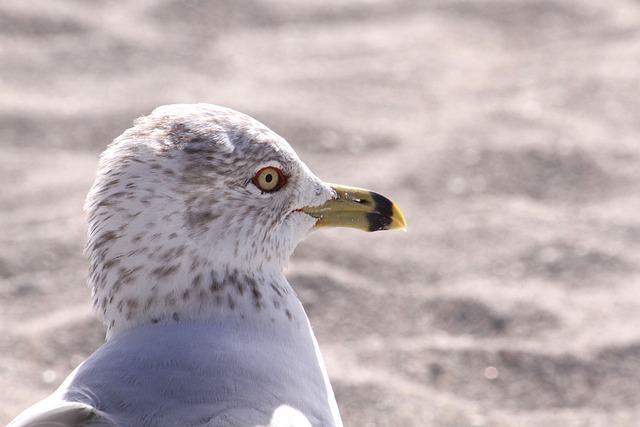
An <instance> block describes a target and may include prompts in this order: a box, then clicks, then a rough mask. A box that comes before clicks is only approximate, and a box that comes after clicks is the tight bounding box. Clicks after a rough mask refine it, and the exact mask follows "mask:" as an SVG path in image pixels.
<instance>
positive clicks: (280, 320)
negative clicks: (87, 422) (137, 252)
mask: <svg viewBox="0 0 640 427" xmlns="http://www.w3.org/2000/svg"><path fill="white" fill-rule="evenodd" d="M183 264H184V263H183ZM137 265H141V264H139V263H138V264H137ZM150 269H153V271H151V270H150ZM169 270H171V265H161V266H157V265H155V267H153V266H148V265H144V266H143V267H142V268H140V269H139V270H136V271H132V270H131V269H127V268H126V267H122V271H121V274H117V275H116V276H117V277H116V278H115V280H114V281H113V282H112V283H110V286H105V287H103V288H97V287H94V290H93V296H94V308H95V309H96V311H97V312H98V314H99V315H100V317H102V320H103V322H104V323H105V324H106V325H107V339H110V338H111V337H112V336H115V335H117V334H118V333H119V331H123V330H128V329H133V328H137V327H141V326H146V325H150V324H168V323H177V322H232V321H242V322H243V323H244V324H246V325H247V327H256V328H265V327H268V325H274V326H275V325H277V326H278V327H282V326H287V325H288V326H289V327H290V328H293V329H299V328H300V327H301V326H302V325H306V324H307V323H308V320H307V317H306V314H305V313H304V310H303V308H302V305H301V303H300V301H299V300H298V298H297V296H296V295H295V292H294V291H293V289H292V288H291V285H290V284H289V282H288V281H287V280H286V278H285V277H284V274H283V273H282V271H242V270H239V269H237V268H233V267H230V266H223V267H218V268H216V269H214V268H208V269H206V268H205V269H202V270H198V272H197V273H196V272H192V271H190V268H189V266H182V267H181V268H179V269H178V270H176V271H169Z"/></svg>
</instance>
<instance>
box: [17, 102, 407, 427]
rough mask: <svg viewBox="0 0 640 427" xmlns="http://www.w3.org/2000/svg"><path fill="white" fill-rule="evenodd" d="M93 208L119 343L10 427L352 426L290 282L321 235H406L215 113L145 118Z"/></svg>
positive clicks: (384, 205) (251, 129) (104, 179)
mask: <svg viewBox="0 0 640 427" xmlns="http://www.w3.org/2000/svg"><path fill="white" fill-rule="evenodd" d="M85 209H86V211H87V213H88V220H89V233H88V234H89V238H88V243H87V249H86V252H87V255H88V258H89V262H90V269H89V279H88V283H89V286H90V287H91V289H92V295H93V303H94V309H95V310H96V312H97V314H98V316H99V317H100V319H101V320H102V321H103V322H104V323H105V325H106V326H107V341H106V343H105V344H104V345H103V346H101V347H100V348H99V349H98V350H97V351H96V352H95V353H93V354H92V355H91V356H90V357H89V358H88V359H87V360H86V361H84V362H83V363H82V364H81V365H80V366H79V367H78V368H77V369H76V370H75V371H74V372H73V373H72V374H71V375H70V376H69V377H68V378H67V380H66V381H65V382H64V383H63V384H62V385H61V386H60V388H59V389H58V390H57V391H56V392H55V393H54V394H53V395H51V396H50V397H49V398H47V399H45V400H43V401H42V402H40V403H38V404H36V405H34V406H33V407H31V408H29V409H27V410H26V411H25V412H23V413H22V414H20V415H19V416H18V417H17V418H16V419H15V420H14V421H13V422H12V423H11V424H9V426H11V427H18V426H36V425H38V426H42V425H61V426H66V425H86V426H177V425H179V426H194V427H195V426H255V427H263V426H270V427H285V426H287V427H307V426H341V425H342V421H341V419H340V415H339V412H338V407H337V404H336V400H335V397H334V394H333V390H332V388H331V384H330V382H329V379H328V376H327V373H326V369H325V366H324V363H323V361H322V357H321V355H320V351H319V348H318V345H317V342H316V339H315V336H314V334H313V332H312V330H311V326H310V324H309V320H308V318H307V315H306V313H305V312H304V309H303V307H302V304H301V303H300V301H299V300H298V298H297V296H296V295H295V292H294V291H293V289H292V288H291V286H290V285H289V283H288V281H287V280H286V278H285V276H284V273H283V269H284V267H285V265H286V263H287V262H288V259H289V256H290V255H291V253H292V252H293V250H294V248H295V246H296V245H297V243H298V242H299V241H300V240H301V239H302V238H303V237H304V236H305V235H307V234H308V233H309V231H311V230H312V229H315V228H317V227H320V226H346V227H353V228H359V229H363V230H366V231H376V230H381V229H393V228H404V227H405V222H404V218H403V217H402V213H401V212H400V211H399V210H398V209H397V208H396V207H395V205H393V204H392V203H391V202H390V201H389V200H388V199H386V198H384V197H382V196H380V195H378V194H376V193H372V192H369V191H367V190H361V189H356V188H351V187H342V186H336V185H329V184H326V183H324V182H322V181H321V180H319V179H318V178H317V177H316V176H315V175H313V173H311V171H310V170H309V169H308V168H307V167H306V165H304V163H302V162H301V161H300V159H299V158H298V156H297V155H296V153H295V152H294V151H293V150H292V149H291V147H290V146H289V145H288V144H287V142H286V141H285V140H284V139H282V138H281V137H280V136H278V135H277V134H275V133H274V132H273V131H271V130H270V129H268V128H267V127H266V126H264V125H263V124H261V123H259V122H257V121H256V120H254V119H252V118H250V117H248V116H245V115H243V114H241V113H238V112H236V111H233V110H230V109H226V108H222V107H216V106H212V105H207V104H197V105H171V106H164V107H160V108H158V109H156V110H155V111H154V112H153V113H152V114H151V115H149V116H147V117H143V118H140V119H138V120H137V121H136V122H135V125H134V127H133V128H131V129H129V130H127V131H126V132H125V133H124V134H123V135H121V136H120V137H119V138H117V139H116V140H115V141H114V142H113V144H111V145H110V146H109V147H108V148H107V150H106V151H105V152H104V153H103V154H102V156H101V159H100V164H99V167H98V173H97V177H96V181H95V183H94V185H93V187H92V189H91V190H90V192H89V195H88V197H87V202H86V204H85Z"/></svg>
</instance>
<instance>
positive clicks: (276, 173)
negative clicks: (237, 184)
mask: <svg viewBox="0 0 640 427" xmlns="http://www.w3.org/2000/svg"><path fill="white" fill-rule="evenodd" d="M252 182H253V185H255V186H256V187H258V189H260V191H263V192H265V193H271V192H273V191H278V190H279V189H281V188H282V187H283V186H284V185H285V184H286V183H287V177H286V176H285V175H284V174H283V173H282V171H281V170H280V169H278V168H275V167H273V166H267V167H264V168H262V169H260V170H259V171H258V172H257V173H256V174H255V176H254V177H253V179H252Z"/></svg>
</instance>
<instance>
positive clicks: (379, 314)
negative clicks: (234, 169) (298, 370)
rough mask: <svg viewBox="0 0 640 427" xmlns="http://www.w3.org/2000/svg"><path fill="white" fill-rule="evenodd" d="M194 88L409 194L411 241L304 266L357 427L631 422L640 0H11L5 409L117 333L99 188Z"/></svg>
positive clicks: (318, 251) (298, 279)
mask: <svg viewBox="0 0 640 427" xmlns="http://www.w3.org/2000/svg"><path fill="white" fill-rule="evenodd" d="M176 102H209V103H214V104H220V105H225V106H228V107H232V108H235V109H237V110H240V111H242V112H245V113H247V114H250V115H252V116H254V117H256V118H257V119H259V120H261V121H262V122H264V123H265V124H267V125H268V126H270V127H271V128H272V129H274V130H275V131H277V132H278V133H280V134H281V135H283V136H284V137H285V138H287V140H288V141H289V142H290V143H291V145H292V146H293V147H294V148H295V149H296V151H297V152H298V154H299V155H300V156H301V158H302V159H303V160H304V161H305V162H306V163H307V164H308V165H309V166H310V167H311V169H312V170H313V171H314V172H315V173H316V174H317V175H318V176H320V177H321V178H323V179H325V180H327V181H329V182H338V183H343V184H348V185H355V186H360V187H366V188H371V189H374V190H376V191H379V192H381V193H383V194H385V195H387V196H389V197H390V198H391V199H393V200H394V201H395V202H397V204H398V205H399V206H400V207H401V208H402V209H403V211H404V213H405V215H406V217H407V220H408V223H409V230H408V232H407V233H400V232H394V233H391V232H384V233H375V234H366V233H362V232H358V231H356V230H338V231H335V230H330V231H327V230H323V231H321V232H317V233H314V234H313V235H312V236H310V237H309V238H308V239H307V240H306V241H305V242H304V243H303V244H301V245H300V246H299V247H298V249H297V251H296V253H295V255H294V257H293V259H292V261H291V265H290V267H289V272H288V277H289V278H290V281H291V282H292V283H293V285H294V287H295V288H296V289H297V291H298V294H299V296H300V298H301V299H302V301H303V302H304V304H305V306H306V309H307V311H308V313H309V316H310V318H311V321H312V323H313V325H314V328H315V332H316V334H317V335H318V340H319V342H320V346H321V348H322V351H323V353H324V357H325V360H326V362H327V365H328V370H329V373H330V376H331V378H332V382H333V384H334V388H335V390H336V395H337V399H338V402H339V405H340V408H341V412H342V415H343V418H344V421H345V423H346V425H349V426H406V427H411V426H438V427H439V426H474V427H477V426H498V427H500V426H544V427H553V426H558V427H560V426H562V427H566V426H589V427H591V426H594V427H595V426H636V425H637V421H636V420H637V419H638V418H639V417H640V391H639V389H640V386H639V384H640V268H639V267H638V265H640V264H639V261H640V251H639V249H640V216H639V215H638V212H640V192H639V191H638V189H639V187H638V182H639V181H640V119H639V118H640V3H639V2H638V1H630V0H610V1H607V2H601V1H599V0H566V1H556V2H554V1H545V0H511V1H510V0H493V1H464V0H461V1H448V0H447V1H411V0H400V1H398V0H354V1H338V0H329V1H327V0H312V1H305V2H300V1H297V0H284V1H275V0H271V1H269V0H251V1H234V0H221V1H210V2H209V1H199V2H198V1H176V0H162V1H152V0H145V1H90V2H88V1H86V2H85V1H78V0H31V1H28V2H25V1H22V0H5V1H3V2H2V3H1V4H0V182H1V184H0V384H1V385H2V387H0V390H1V391H0V423H4V422H7V421H9V420H10V419H11V418H12V417H13V416H15V415H16V414H17V413H18V412H19V411H21V410H22V409H24V408H26V407H27V406H29V405H31V404H33V403H34V402H36V401H37V400H39V399H41V398H42V397H44V396H46V395H48V394H49V393H51V392H52V391H53V390H54V389H55V388H56V387H57V385H58V384H59V383H60V382H61V381H62V380H63V379H64V377H65V376H66V375H67V374H68V373H69V372H70V371H71V370H72V369H73V368H74V367H75V366H76V365H77V364H78V363H79V362H80V361H82V360H83V359H84V358H85V357H86V356H87V355H89V354H90V353H91V352H92V351H93V350H95V349H96V348H97V347H98V346H99V345H100V344H101V343H102V342H103V339H104V328H103V326H102V325H101V324H100V323H99V322H98V321H97V320H96V319H95V317H94V316H93V314H92V312H91V308H90V292H89V290H88V289H87V287H86V286H85V284H84V281H85V277H86V273H87V263H86V261H85V258H84V256H83V253H82V250H83V245H84V241H85V232H86V228H85V218H84V214H83V212H82V203H83V200H84V197H85V195H86V192H87V190H88V188H89V186H90V185H91V182H92V180H93V177H94V173H95V172H94V171H95V166H96V163H97V159H98V155H99V153H100V152H101V150H102V149H103V148H104V147H105V146H106V145H107V144H108V143H109V142H110V141H111V140H112V139H113V138H114V137H116V136H117V135H119V134H120V133H121V132H122V131H123V130H124V129H126V128H127V127H129V126H130V124H131V121H132V120H133V119H134V118H135V117H137V116H140V115H143V114H147V113H149V112H150V111H151V110H152V109H153V108H154V107H155V106H157V105H160V104H166V103H176Z"/></svg>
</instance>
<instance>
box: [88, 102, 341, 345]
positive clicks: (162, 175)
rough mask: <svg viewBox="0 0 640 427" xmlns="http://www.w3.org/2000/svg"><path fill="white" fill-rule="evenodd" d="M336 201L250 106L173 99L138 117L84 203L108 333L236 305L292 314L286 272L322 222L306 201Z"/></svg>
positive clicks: (94, 279) (103, 162)
mask: <svg viewBox="0 0 640 427" xmlns="http://www.w3.org/2000/svg"><path fill="white" fill-rule="evenodd" d="M261 187H262V189H261ZM332 197H335V192H334V190H332V188H331V187H330V186H328V185H327V184H324V183H322V182H321V181H320V180H319V179H318V178H317V177H316V176H314V175H313V174H312V173H311V172H310V171H309V169H308V168H307V167H306V166H305V165H304V164H303V163H302V162H301V161H300V160H299V158H298V156H297V155H296V153H295V152H294V151H293V150H292V149H291V147H290V146H289V144H287V142H286V141H285V140H284V139H283V138H281V137H280V136H278V135H277V134H276V133H274V132H273V131H271V130H270V129H268V128H267V127H266V126H264V125H262V124H261V123H259V122H257V121H256V120H254V119H252V118H250V117H248V116H246V115H244V114H241V113H238V112H236V111H234V110H230V109H227V108H222V107H217V106H212V105H207V104H198V105H169V106H163V107H160V108H157V109H156V110H155V111H153V113H152V114H151V115H149V116H147V117H143V118H140V119H138V120H137V121H136V122H135V126H134V127H133V128H131V129H129V130H127V131H126V132H124V134H122V135H121V136H120V137H119V138H117V139H116V140H115V141H114V142H113V143H112V144H111V145H110V146H109V147H108V148H107V150H106V151H105V152H104V153H103V154H102V156H101V158H100V164H99V167H98V174H97V178H96V180H95V183H94V185H93V187H92V189H91V191H90V193H89V195H88V197H87V201H86V204H85V210H86V211H87V213H88V216H89V240H88V244H87V254H88V257H89V260H90V275H89V280H88V282H89V285H90V286H91V288H92V291H93V297H94V308H95V309H96V311H97V312H98V315H99V316H100V317H101V319H102V321H103V322H104V323H105V324H106V325H107V326H108V328H109V329H108V336H110V335H112V334H113V333H115V332H117V331H118V330H122V329H129V328H132V327H136V326H139V325H144V324H150V323H157V322H167V321H176V320H196V321H197V320H206V319H208V318H211V317H215V316H223V315H229V314H230V313H232V312H234V311H236V310H250V309H253V310H257V311H260V310H265V311H271V312H278V313H279V314H278V313H271V315H282V316H288V317H291V313H290V312H289V311H288V309H287V307H286V303H285V302H284V301H278V299H279V298H280V297H282V298H284V297H285V296H286V294H289V293H290V290H289V287H288V284H287V283H286V280H284V276H283V275H282V270H283V268H284V266H285V265H286V263H287V261H288V259H289V256H290V255H291V253H292V252H293V250H294V248H295V246H296V245H297V243H298V242H299V241H300V240H301V239H302V238H303V237H304V236H305V235H306V234H307V233H308V232H309V230H310V229H311V228H312V227H313V226H314V224H315V223H316V221H317V219H316V218H313V217H312V216H309V215H307V214H305V213H303V212H302V211H300V209H302V208H303V207H305V206H318V205H321V204H322V203H324V202H325V201H327V200H329V199H331V198H332ZM245 314H246V313H244V314H242V315H243V316H244V315H245Z"/></svg>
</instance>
